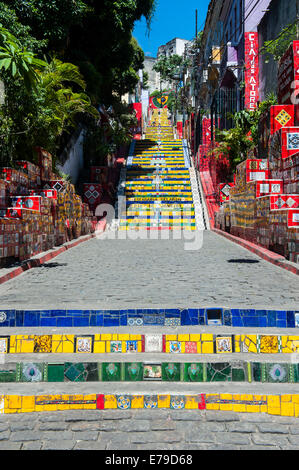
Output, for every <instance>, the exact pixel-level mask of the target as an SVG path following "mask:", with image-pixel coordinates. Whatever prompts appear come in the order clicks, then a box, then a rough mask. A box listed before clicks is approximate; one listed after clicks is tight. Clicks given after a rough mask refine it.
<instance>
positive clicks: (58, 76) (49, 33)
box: [0, 0, 156, 164]
mask: <svg viewBox="0 0 299 470" xmlns="http://www.w3.org/2000/svg"><path fill="white" fill-rule="evenodd" d="M155 7H156V1H155V0H113V1H112V0H51V1H49V0H2V1H0V23H1V24H2V25H3V27H4V28H6V29H7V30H8V32H9V33H10V34H11V35H13V36H14V39H13V41H12V36H9V35H8V34H6V36H5V37H2V36H1V37H0V47H1V49H0V79H2V80H3V81H4V83H5V94H6V96H5V103H4V105H3V106H1V107H0V136H1V139H0V155H1V159H2V163H4V162H5V163H6V164H13V161H14V160H15V159H17V158H20V157H21V158H28V159H29V160H30V159H32V158H33V157H32V147H35V146H36V145H41V146H44V147H45V148H47V150H48V151H50V152H52V153H55V151H56V150H57V148H58V146H59V142H60V139H61V136H62V135H63V134H65V133H66V132H70V131H71V130H72V129H73V128H74V126H76V125H77V122H78V119H79V117H80V119H81V116H82V118H84V119H85V116H86V115H89V116H91V117H90V119H89V120H88V122H89V125H90V126H91V127H92V126H93V123H94V120H95V117H97V116H98V114H97V111H96V109H95V108H94V107H93V105H97V106H98V104H99V103H101V104H106V105H108V106H110V105H111V104H113V106H114V108H115V109H116V115H115V116H114V118H113V125H112V126H111V129H106V131H107V135H108V138H109V139H110V140H111V141H112V142H114V143H116V144H118V143H124V142H126V141H127V140H128V139H129V138H130V137H128V132H129V130H130V127H132V126H133V125H136V123H135V121H134V120H135V118H134V116H132V115H131V113H130V112H129V110H128V109H127V110H122V109H117V103H118V104H119V103H120V96H121V95H123V94H125V93H126V92H133V91H134V89H135V87H136V85H137V83H138V79H139V77H138V74H137V72H138V70H139V69H141V68H143V62H144V53H143V51H142V49H141V48H140V46H139V45H138V43H137V41H136V40H135V39H134V38H133V37H132V31H133V28H134V23H135V22H136V21H137V20H139V19H141V18H142V17H145V19H146V21H147V24H148V28H150V23H151V21H152V18H153V14H154V12H155ZM17 46H18V47H17ZM42 56H44V57H45V58H47V59H45V61H46V63H45V62H42V61H41V60H40V58H41V57H42ZM38 57H39V58H38ZM53 57H54V59H53ZM117 113H118V114H117ZM83 115H84V116H83ZM134 123H135V124H134ZM102 131H103V129H102V130H101V132H102ZM107 135H106V137H104V135H101V136H100V135H99V133H98V134H97V137H98V138H99V147H100V146H101V152H102V153H103V154H105V152H106V153H107V151H108V150H107V149H108V147H107V145H106V141H105V139H106V138H107Z"/></svg>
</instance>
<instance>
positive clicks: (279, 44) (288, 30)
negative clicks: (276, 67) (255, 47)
mask: <svg viewBox="0 0 299 470" xmlns="http://www.w3.org/2000/svg"><path fill="white" fill-rule="evenodd" d="M295 39H297V27H296V23H295V24H289V25H288V26H286V27H285V28H283V30H282V32H281V33H280V34H279V36H278V37H277V38H276V39H275V40H271V41H266V42H265V44H264V47H263V48H262V50H261V53H262V54H265V55H266V60H265V62H266V63H268V62H269V61H270V59H271V58H273V59H274V60H275V61H279V60H280V59H281V57H282V56H283V55H284V53H285V52H286V51H287V49H288V48H289V46H290V44H291V42H292V41H294V40H295Z"/></svg>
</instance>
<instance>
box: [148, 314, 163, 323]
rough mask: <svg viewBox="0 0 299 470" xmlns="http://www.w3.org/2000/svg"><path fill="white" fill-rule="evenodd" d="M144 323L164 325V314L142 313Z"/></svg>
mask: <svg viewBox="0 0 299 470" xmlns="http://www.w3.org/2000/svg"><path fill="white" fill-rule="evenodd" d="M143 324H144V325H164V315H143Z"/></svg>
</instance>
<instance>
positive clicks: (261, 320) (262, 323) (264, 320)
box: [258, 317, 268, 327]
mask: <svg viewBox="0 0 299 470" xmlns="http://www.w3.org/2000/svg"><path fill="white" fill-rule="evenodd" d="M258 321H259V326H260V327H264V326H268V320H267V317H259V319H258Z"/></svg>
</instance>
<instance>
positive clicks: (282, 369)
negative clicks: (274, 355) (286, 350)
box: [265, 363, 289, 383]
mask: <svg viewBox="0 0 299 470" xmlns="http://www.w3.org/2000/svg"><path fill="white" fill-rule="evenodd" d="M265 368H266V379H267V382H271V383H276V382H279V383H285V382H288V380H289V368H288V364H286V363H282V364H281V363H280V364H278V363H276V364H275V363H273V364H268V363H267V364H265Z"/></svg>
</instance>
